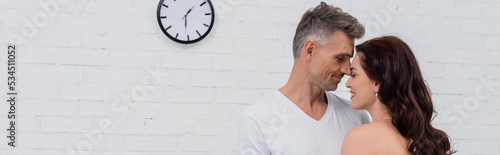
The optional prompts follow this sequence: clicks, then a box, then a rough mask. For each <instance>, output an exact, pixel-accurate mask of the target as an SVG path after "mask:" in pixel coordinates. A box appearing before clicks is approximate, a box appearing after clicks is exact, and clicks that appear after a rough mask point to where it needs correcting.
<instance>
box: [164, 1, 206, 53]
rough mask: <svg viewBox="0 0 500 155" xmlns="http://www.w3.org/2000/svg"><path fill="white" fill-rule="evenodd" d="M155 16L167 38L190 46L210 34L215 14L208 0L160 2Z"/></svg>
mask: <svg viewBox="0 0 500 155" xmlns="http://www.w3.org/2000/svg"><path fill="white" fill-rule="evenodd" d="M156 16H157V19H158V25H160V28H161V30H162V31H163V33H164V34H165V35H166V36H167V37H168V38H170V39H172V40H173V41H175V42H178V43H183V44H191V43H195V42H198V41H200V40H202V39H203V38H205V37H206V36H207V35H208V33H210V30H211V29H212V26H213V25H214V18H215V12H214V7H213V6H212V3H211V2H210V0H160V3H159V4H158V10H157V13H156Z"/></svg>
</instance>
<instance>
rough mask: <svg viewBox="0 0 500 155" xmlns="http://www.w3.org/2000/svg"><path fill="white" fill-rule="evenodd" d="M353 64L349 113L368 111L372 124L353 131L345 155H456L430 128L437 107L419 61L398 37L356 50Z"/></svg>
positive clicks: (374, 41)
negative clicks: (350, 109) (434, 104)
mask: <svg viewBox="0 0 500 155" xmlns="http://www.w3.org/2000/svg"><path fill="white" fill-rule="evenodd" d="M356 50H357V52H358V53H357V54H356V56H355V57H354V59H353V61H352V64H351V77H350V78H349V80H348V81H347V83H346V86H347V87H348V88H350V89H351V95H352V96H351V100H352V102H351V108H353V109H359V110H361V109H363V110H367V111H368V112H369V113H370V115H371V116H372V123H369V124H365V125H360V126H357V127H355V128H354V129H352V130H351V131H349V133H347V135H346V137H345V138H344V142H343V145H342V154H398V155H399V154H422V155H429V154H439V155H441V154H452V153H454V151H453V150H451V146H450V141H449V138H448V135H446V133H445V132H443V131H441V130H439V129H436V128H434V127H433V126H432V125H431V120H432V117H433V113H434V112H435V111H434V107H433V105H432V100H431V94H430V92H429V88H428V87H427V85H426V83H425V81H424V79H423V77H422V74H421V72H420V68H419V66H418V63H417V60H416V58H415V56H414V55H413V53H412V51H411V49H410V48H409V47H408V45H407V44H406V43H404V42H403V41H402V40H400V39H399V38H397V37H394V36H385V37H380V38H374V39H371V40H368V41H366V42H364V43H362V44H360V45H358V46H356Z"/></svg>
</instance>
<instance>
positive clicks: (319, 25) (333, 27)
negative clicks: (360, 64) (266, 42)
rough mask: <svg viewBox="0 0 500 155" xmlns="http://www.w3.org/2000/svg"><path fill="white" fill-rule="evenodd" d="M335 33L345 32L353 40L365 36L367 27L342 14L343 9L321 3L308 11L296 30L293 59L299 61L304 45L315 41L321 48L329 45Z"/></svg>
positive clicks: (344, 13) (346, 14)
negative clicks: (309, 41) (310, 40)
mask: <svg viewBox="0 0 500 155" xmlns="http://www.w3.org/2000/svg"><path fill="white" fill-rule="evenodd" d="M335 31H343V32H345V33H346V34H347V35H348V36H349V37H350V38H352V39H359V38H361V37H362V36H363V35H364V34H365V27H364V26H363V25H362V24H361V23H359V22H358V19H356V18H354V17H353V16H351V15H349V14H348V13H346V12H342V9H340V8H338V7H334V6H331V5H328V4H326V3H325V2H321V4H319V5H318V6H316V8H314V9H312V10H311V9H309V10H307V11H306V12H305V13H304V15H302V19H301V20H300V22H299V24H298V25H297V29H296V30H295V37H294V38H293V57H294V59H295V60H297V59H298V58H299V56H300V50H301V49H302V47H303V46H304V43H305V42H306V41H307V40H309V39H313V40H314V41H316V42H318V43H319V44H320V45H321V46H324V45H326V44H328V42H329V41H330V39H331V36H332V34H333V33H334V32H335Z"/></svg>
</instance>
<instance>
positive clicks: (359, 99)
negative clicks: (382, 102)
mask: <svg viewBox="0 0 500 155" xmlns="http://www.w3.org/2000/svg"><path fill="white" fill-rule="evenodd" d="M362 54H363V53H357V54H356V56H354V59H353V60H352V63H351V68H350V69H351V77H349V80H348V81H347V83H346V84H345V86H346V87H347V88H351V108H353V109H358V110H361V109H363V110H368V109H369V108H370V107H371V106H372V105H373V104H374V103H375V102H376V101H377V100H378V97H377V96H375V93H377V92H378V89H379V84H377V83H376V82H375V81H373V80H371V79H370V78H368V76H367V75H366V73H365V71H364V70H363V68H362V67H361V64H360V56H361V55H362Z"/></svg>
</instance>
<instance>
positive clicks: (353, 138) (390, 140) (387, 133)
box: [342, 122, 406, 154]
mask: <svg viewBox="0 0 500 155" xmlns="http://www.w3.org/2000/svg"><path fill="white" fill-rule="evenodd" d="M397 146H399V147H397ZM387 151H389V152H393V151H397V152H400V151H406V140H405V139H404V138H403V137H402V136H401V135H400V134H399V132H398V131H397V129H396V128H395V127H394V126H392V124H388V123H385V122H372V123H369V124H364V125H359V126H356V127H355V128H353V129H352V130H351V131H349V132H348V133H347V135H346V136H345V138H344V142H343V144H342V154H366V153H375V152H378V153H389V152H387Z"/></svg>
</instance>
